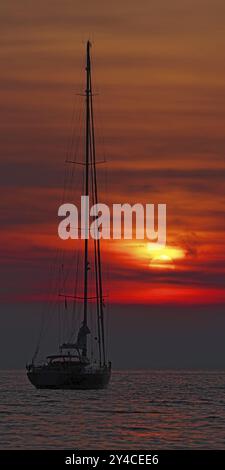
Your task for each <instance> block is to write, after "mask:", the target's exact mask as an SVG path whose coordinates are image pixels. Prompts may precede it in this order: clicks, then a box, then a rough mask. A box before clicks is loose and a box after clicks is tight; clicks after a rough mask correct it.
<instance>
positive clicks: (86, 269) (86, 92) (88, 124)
mask: <svg viewBox="0 0 225 470" xmlns="http://www.w3.org/2000/svg"><path fill="white" fill-rule="evenodd" d="M90 47H91V43H90V41H88V42H87V53H86V90H85V95H86V148H85V196H88V195H89V148H90ZM87 307H88V236H87V234H86V238H85V241H84V320H83V325H84V327H86V326H87ZM82 355H83V356H87V335H85V337H84V347H83V350H82Z"/></svg>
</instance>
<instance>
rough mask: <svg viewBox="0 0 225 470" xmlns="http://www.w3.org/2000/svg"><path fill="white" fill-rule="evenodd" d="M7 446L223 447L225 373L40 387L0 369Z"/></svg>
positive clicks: (148, 374)
mask: <svg viewBox="0 0 225 470" xmlns="http://www.w3.org/2000/svg"><path fill="white" fill-rule="evenodd" d="M0 448H1V449H74V450H79V449H81V450H86V449H92V450H94V449H107V450H108V449H109V450H111V449H129V450H135V449H136V450H139V449H143V450H150V451H152V450H155V449H224V448H225V372H223V371H201V370H199V371H197V370H195V371H191V370H189V371H183V370H176V371H172V370H159V371H156V370H129V371H125V370H120V371H113V373H112V379H111V383H110V385H109V386H108V388H107V389H106V390H98V391H96V390H92V391H76V390H67V391H63V390H36V389H35V388H33V386H32V385H31V384H30V383H29V382H28V380H27V377H26V373H25V371H18V370H17V371H12V370H11V371H1V372H0Z"/></svg>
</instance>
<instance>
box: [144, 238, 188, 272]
mask: <svg viewBox="0 0 225 470" xmlns="http://www.w3.org/2000/svg"><path fill="white" fill-rule="evenodd" d="M147 250H148V252H149V255H150V263H149V267H150V268H153V269H154V268H156V269H175V260H177V259H182V258H184V257H185V252H184V250H183V249H182V248H179V247H175V246H163V247H159V246H158V245H154V244H153V243H148V244H147Z"/></svg>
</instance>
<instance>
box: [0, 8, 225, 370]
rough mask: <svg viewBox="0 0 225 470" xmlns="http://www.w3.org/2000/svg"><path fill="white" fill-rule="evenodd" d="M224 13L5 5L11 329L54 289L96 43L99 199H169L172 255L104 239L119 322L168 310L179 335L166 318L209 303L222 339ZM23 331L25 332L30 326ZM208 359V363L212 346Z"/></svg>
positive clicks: (6, 275)
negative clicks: (66, 181) (71, 156)
mask: <svg viewBox="0 0 225 470" xmlns="http://www.w3.org/2000/svg"><path fill="white" fill-rule="evenodd" d="M224 15H225V4H224V2H223V1H220V0H214V1H212V0H204V1H203V0H195V1H193V0H182V1H180V0H171V1H170V2H168V1H167V0H157V1H156V0H153V1H147V0H141V1H139V2H136V1H134V0H129V1H127V0H125V1H123V2H121V1H118V0H116V1H114V2H110V3H109V2H103V1H96V0H95V1H90V2H89V1H80V0H77V1H76V2H74V1H70V0H65V1H64V2H61V1H58V0H55V1H50V0H46V1H43V0H40V1H39V2H34V1H33V0H30V1H25V0H20V2H18V1H16V0H8V1H6V0H3V1H2V2H1V5H0V27H1V44H0V57H1V70H0V93H1V109H0V119H1V171H0V181H1V221H0V223H1V234H0V238H1V268H0V269H1V300H2V304H3V307H4V308H3V309H2V313H1V317H2V318H1V320H0V323H1V322H2V328H3V329H2V331H3V332H4V331H8V330H4V328H5V319H4V318H3V317H4V312H8V314H9V316H10V318H12V327H13V325H14V320H13V318H15V324H17V321H18V318H21V322H22V324H23V325H25V323H26V322H25V320H24V316H23V315H22V314H21V312H22V311H23V308H24V309H25V310H27V309H28V306H29V309H30V308H31V309H32V307H30V306H31V305H34V304H35V307H33V308H34V309H35V311H36V307H37V303H38V300H39V299H43V297H45V294H46V286H47V283H48V276H49V274H48V272H49V271H48V267H49V265H50V264H51V262H52V259H53V257H54V252H55V248H56V246H58V244H59V240H58V236H57V224H58V219H57V211H58V205H59V200H60V197H61V193H62V185H63V175H64V168H65V163H64V162H65V157H66V151H67V149H68V142H69V139H70V137H71V128H72V127H71V126H72V125H73V129H74V132H75V134H76V133H77V134H79V133H80V132H81V130H80V129H81V127H82V124H83V114H82V103H83V101H82V100H83V98H82V97H80V96H78V95H77V93H81V92H82V91H83V90H84V52H85V42H86V40H87V39H90V40H91V42H92V51H91V52H92V60H93V80H94V89H95V91H96V96H95V97H94V105H95V120H96V136H97V158H98V159H99V160H101V159H103V158H106V159H107V181H108V183H107V194H106V195H105V196H104V195H103V196H104V197H105V198H107V202H108V203H109V204H110V203H113V202H121V203H123V202H130V203H131V204H133V203H135V202H141V203H143V204H144V203H154V204H159V203H165V204H167V247H166V248H165V249H164V250H162V251H160V252H152V251H151V250H150V249H149V244H148V242H147V240H144V241H143V243H142V242H141V243H140V241H135V240H132V241H131V242H130V241H129V242H128V241H119V242H113V241H112V242H110V243H105V245H104V246H103V255H104V256H103V258H104V259H105V260H106V262H107V265H108V269H109V271H110V289H109V291H110V298H109V300H110V303H111V304H112V305H114V306H113V311H114V312H115V315H118V312H121V315H120V317H121V325H123V328H124V326H125V325H126V322H127V319H126V318H125V317H126V315H125V316H124V317H123V306H124V309H126V311H127V309H128V306H129V305H130V304H132V305H134V304H135V305H136V307H132V312H134V311H135V308H136V312H146V311H147V310H148V309H149V312H151V319H152V325H153V327H154V325H156V324H155V323H154V321H153V320H154V319H155V322H156V323H157V322H158V321H159V317H160V315H162V314H164V313H165V312H167V314H168V318H170V319H171V324H172V325H173V327H174V329H175V331H177V335H178V337H179V335H182V334H183V333H182V331H183V330H181V329H179V328H178V329H176V328H177V326H176V325H177V320H176V315H175V316H174V315H173V314H172V312H174V311H176V312H178V311H179V312H180V315H181V316H182V315H183V318H184V323H185V322H186V321H189V327H188V328H189V331H193V332H195V331H196V328H197V326H196V325H197V323H196V322H198V318H196V317H198V311H199V310H200V311H201V312H203V311H205V312H206V313H205V315H206V318H207V322H206V325H205V326H204V328H206V326H207V328H208V330H207V331H209V330H210V329H211V328H212V327H213V326H214V327H215V328H216V326H217V327H218V334H219V330H220V328H221V325H220V320H218V321H217V319H218V318H220V315H219V314H218V312H221V315H223V312H224V304H225V288H224V279H225V276H224V274H225V268H224V261H225V250H224V245H225V237H224V229H225V226H224V221H225V219H224V205H225V199H224V181H225V158H224V150H225V137H224V124H225V107H224V98H225V80H224V78H225V60H224V59H225V58H224V54H225V52H224V51H225V34H224ZM73 110H74V116H75V117H74V120H73V121H71V119H72V115H73ZM71 123H72V124H71ZM81 135H82V133H81ZM99 171H100V173H101V172H102V171H103V170H101V169H100V170H99ZM103 196H102V197H103ZM101 202H105V200H103V201H101ZM107 290H108V287H107ZM146 309H147V310H146ZM204 309H205V310H204ZM214 311H216V312H217V313H216V314H215V316H214ZM152 312H155V314H154V315H153V314H152ZM159 312H160V313H159ZM182 312H183V313H182ZM37 315H38V314H37ZM132 315H134V313H132ZM210 315H211V317H210ZM149 318H150V317H149ZM208 318H211V323H210V322H209V321H208ZM201 319H202V321H204V315H202V316H201ZM136 320H137V321H138V313H137V319H136ZM164 323H165V322H164V321H162V329H163V331H164V330H165V332H166V326H164ZM33 324H34V323H33ZM178 324H179V325H180V322H178ZM142 325H143V332H144V330H145V328H147V325H149V320H148V321H147V320H146V319H145V317H143V318H142ZM133 328H134V330H132V331H135V329H136V326H133ZM204 328H203V333H202V334H203V336H204V337H202V339H201V335H200V336H199V339H198V343H199V345H200V346H199V347H200V348H201V341H202V342H203V343H204V344H207V334H206V333H205V334H204V331H206V330H205V329H204ZM131 329H132V326H131ZM156 329H157V328H156ZM198 331H199V330H198ZM21 334H22V336H23V337H24V338H26V333H25V328H24V327H23V328H22V332H21ZM193 334H195V333H193ZM205 335H206V336H205ZM122 340H123V339H122V333H121V340H120V341H121V344H122ZM188 352H189V350H188V345H187V349H186V353H187V354H188ZM215 354H216V356H215V357H216V358H218V365H221V362H220V355H219V352H218V350H217V352H216V353H215ZM194 357H196V355H192V358H193V361H192V362H191V365H193V364H195V361H194ZM206 357H208V363H210V357H211V351H210V353H208V356H207V354H206ZM224 357H225V356H224ZM21 358H22V356H21ZM173 359H174V360H173ZM3 362H4V361H3ZM128 362H129V361H128ZM150 362H151V361H150ZM184 362H185V360H184ZM203 362H204V364H203V363H202V364H203V365H206V364H207V359H206V360H205V361H203ZM10 364H11V363H10ZM118 364H119V363H118ZM151 364H152V362H151ZM160 364H161V363H160ZM162 364H163V362H162ZM171 364H172V365H176V360H175V356H173V357H172V356H171ZM196 364H197V363H196ZM213 364H216V359H215V361H214V363H213ZM128 365H129V364H128ZM167 365H168V364H167ZM180 365H181V366H182V361H181V364H180ZM3 366H4V364H3ZM12 366H13V361H12Z"/></svg>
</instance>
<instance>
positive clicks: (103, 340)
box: [90, 71, 106, 364]
mask: <svg viewBox="0 0 225 470" xmlns="http://www.w3.org/2000/svg"><path fill="white" fill-rule="evenodd" d="M90 88H91V95H90V110H91V113H90V114H91V122H90V124H91V135H92V160H93V173H94V175H93V176H94V199H95V204H98V186H97V174H96V158H95V130H94V113H93V100H92V80H91V71H90ZM96 244H97V250H96V255H97V256H96V258H97V259H96V261H97V263H96V272H97V276H98V297H99V307H100V308H99V310H100V312H99V316H100V324H101V334H100V332H99V336H101V346H102V354H103V364H105V362H106V356H105V331H104V309H103V292H102V268H101V251H100V240H99V239H97V240H96ZM99 341H100V337H99ZM100 357H101V355H100ZM100 361H101V359H100Z"/></svg>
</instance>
